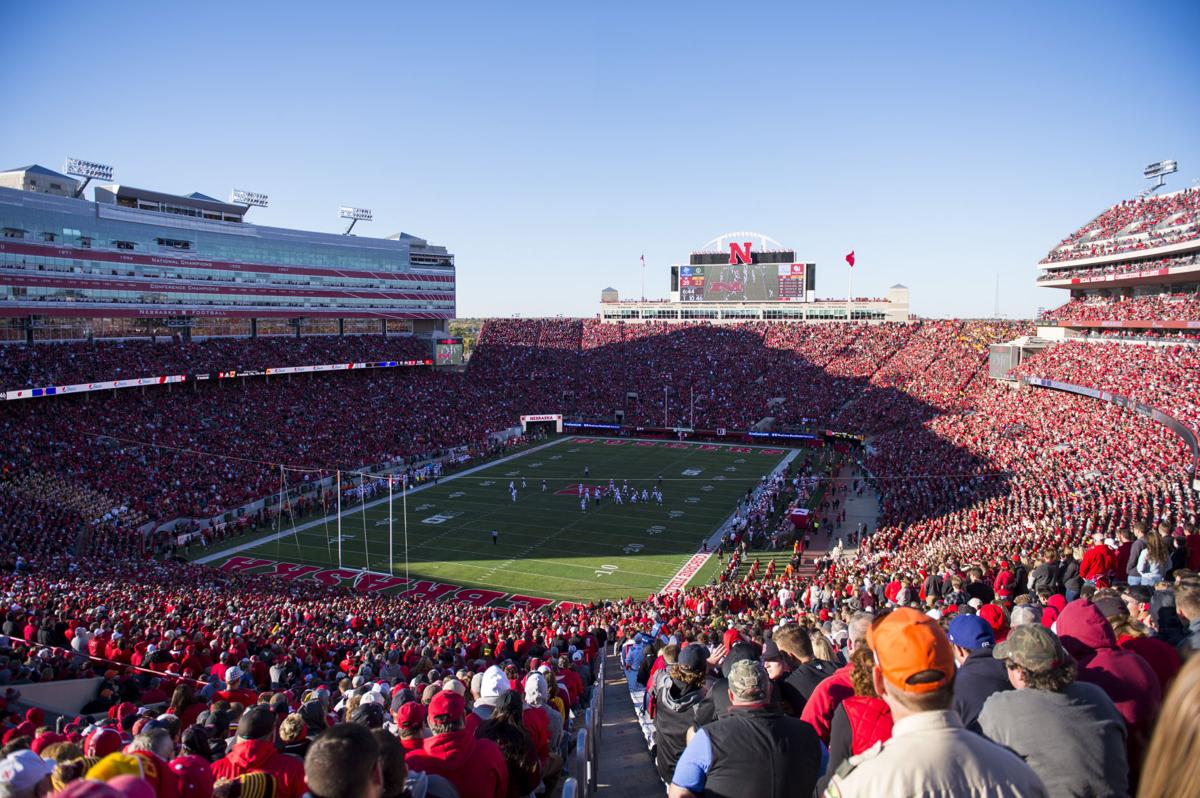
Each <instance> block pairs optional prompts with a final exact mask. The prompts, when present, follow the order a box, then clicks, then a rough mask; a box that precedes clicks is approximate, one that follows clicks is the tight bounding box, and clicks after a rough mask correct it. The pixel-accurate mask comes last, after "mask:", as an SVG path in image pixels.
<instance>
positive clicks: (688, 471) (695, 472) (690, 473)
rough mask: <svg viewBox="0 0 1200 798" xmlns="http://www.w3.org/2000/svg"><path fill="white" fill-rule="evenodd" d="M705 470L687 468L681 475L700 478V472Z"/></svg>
mask: <svg viewBox="0 0 1200 798" xmlns="http://www.w3.org/2000/svg"><path fill="white" fill-rule="evenodd" d="M703 470H704V469H703V468H685V469H683V471H681V472H680V473H681V474H683V475H684V476H685V477H698V476H700V472H701V471H703Z"/></svg>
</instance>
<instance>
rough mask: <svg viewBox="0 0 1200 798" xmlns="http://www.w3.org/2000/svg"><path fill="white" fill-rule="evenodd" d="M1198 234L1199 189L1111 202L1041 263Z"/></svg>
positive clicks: (1138, 247)
mask: <svg viewBox="0 0 1200 798" xmlns="http://www.w3.org/2000/svg"><path fill="white" fill-rule="evenodd" d="M1197 235H1200V190H1197V189H1193V188H1188V189H1184V190H1182V191H1176V192H1173V193H1171V194H1163V195H1161V196H1156V197H1146V198H1139V199H1132V200H1126V201H1124V202H1121V203H1119V204H1117V205H1114V206H1112V207H1111V208H1109V209H1108V210H1106V211H1105V212H1104V213H1102V214H1100V215H1099V216H1097V217H1096V218H1095V219H1093V220H1092V221H1090V222H1088V223H1087V224H1085V225H1084V226H1083V227H1081V228H1079V229H1078V230H1076V231H1075V232H1074V233H1072V234H1071V235H1069V236H1067V237H1066V238H1064V239H1063V240H1062V241H1061V242H1060V243H1059V244H1058V246H1056V247H1055V248H1054V249H1052V250H1051V251H1050V254H1049V255H1047V256H1046V257H1045V258H1044V259H1043V260H1042V263H1056V262H1059V261H1065V260H1078V259H1080V258H1091V257H1096V256H1098V255H1109V254H1112V253H1117V252H1134V251H1138V250H1144V249H1150V248H1152V247H1159V246H1165V245H1167V244H1176V243H1179V242H1180V241H1189V240H1191V239H1194V238H1196V236H1197Z"/></svg>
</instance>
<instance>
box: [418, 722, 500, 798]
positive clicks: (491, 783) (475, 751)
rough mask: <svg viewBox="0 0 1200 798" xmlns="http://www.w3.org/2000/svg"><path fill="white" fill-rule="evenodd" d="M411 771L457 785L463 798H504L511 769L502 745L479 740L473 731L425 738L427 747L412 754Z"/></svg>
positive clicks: (467, 730) (465, 730) (468, 730)
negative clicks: (506, 761)
mask: <svg viewBox="0 0 1200 798" xmlns="http://www.w3.org/2000/svg"><path fill="white" fill-rule="evenodd" d="M404 761H405V762H406V763H407V764H408V769H409V770H416V771H420V772H422V773H433V774H434V775H437V776H441V777H443V778H445V779H446V780H447V781H449V782H450V783H451V784H453V785H454V787H455V789H457V790H458V794H459V795H461V796H462V798H505V796H506V795H507V794H508V766H507V765H506V764H505V762H504V754H502V753H500V746H498V745H496V744H495V743H494V742H492V741H491V740H477V739H475V737H474V735H473V733H472V732H471V730H470V729H463V730H461V731H456V732H448V733H446V734H438V735H436V736H434V737H426V738H425V740H424V746H423V747H422V748H420V749H417V750H416V751H410V752H409V753H408V754H407V755H406V756H405V757H404Z"/></svg>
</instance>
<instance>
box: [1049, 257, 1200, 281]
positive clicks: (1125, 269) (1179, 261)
mask: <svg viewBox="0 0 1200 798" xmlns="http://www.w3.org/2000/svg"><path fill="white" fill-rule="evenodd" d="M1197 263H1200V257H1198V256H1196V255H1180V256H1178V257H1174V258H1154V259H1152V260H1132V261H1122V262H1121V263H1106V264H1105V265H1103V266H1076V267H1068V268H1065V269H1054V270H1052V271H1047V272H1044V273H1043V274H1041V275H1039V276H1038V278H1037V281H1038V282H1039V283H1046V282H1051V281H1054V280H1079V281H1081V282H1087V281H1091V280H1094V279H1095V278H1099V277H1119V276H1121V275H1127V274H1138V273H1139V272H1156V271H1159V270H1162V269H1178V268H1182V267H1185V266H1195V265H1196V264H1197Z"/></svg>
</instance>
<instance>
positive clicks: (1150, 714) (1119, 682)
mask: <svg viewBox="0 0 1200 798" xmlns="http://www.w3.org/2000/svg"><path fill="white" fill-rule="evenodd" d="M1055 628H1056V630H1057V632H1058V636H1059V638H1060V639H1061V640H1062V644H1063V647H1064V648H1065V649H1066V650H1067V653H1068V654H1070V655H1071V656H1072V657H1074V658H1075V661H1076V663H1077V667H1078V675H1077V676H1076V679H1077V680H1078V681H1081V682H1091V683H1092V684H1094V685H1096V686H1097V687H1099V688H1101V689H1102V690H1104V692H1106V693H1108V697H1109V698H1111V699H1112V701H1113V703H1114V704H1116V706H1117V711H1118V712H1120V713H1121V717H1122V718H1124V719H1125V726H1126V728H1127V729H1128V732H1129V735H1128V747H1129V762H1130V766H1131V771H1132V769H1133V763H1138V762H1141V761H1142V754H1143V752H1144V751H1145V748H1146V745H1148V744H1149V741H1150V733H1151V731H1153V728H1154V719H1155V717H1157V716H1158V708H1159V705H1161V704H1162V685H1161V684H1160V683H1159V681H1158V676H1157V675H1155V673H1154V669H1153V668H1151V667H1150V665H1149V663H1147V662H1146V660H1144V659H1142V658H1141V657H1140V656H1138V655H1137V654H1135V653H1133V652H1132V651H1125V650H1123V649H1121V648H1118V646H1117V638H1116V635H1114V634H1113V630H1112V627H1111V626H1109V624H1108V620H1107V619H1106V618H1105V617H1104V614H1103V613H1102V612H1101V611H1100V609H1099V608H1097V607H1096V605H1095V604H1093V603H1092V602H1091V601H1088V600H1087V599H1076V600H1075V601H1072V602H1071V603H1070V604H1068V605H1067V606H1066V608H1065V609H1063V611H1062V614H1061V615H1059V616H1058V621H1057V623H1056V624H1055ZM1130 778H1131V781H1136V779H1135V778H1134V774H1133V773H1132V772H1131V774H1130Z"/></svg>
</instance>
